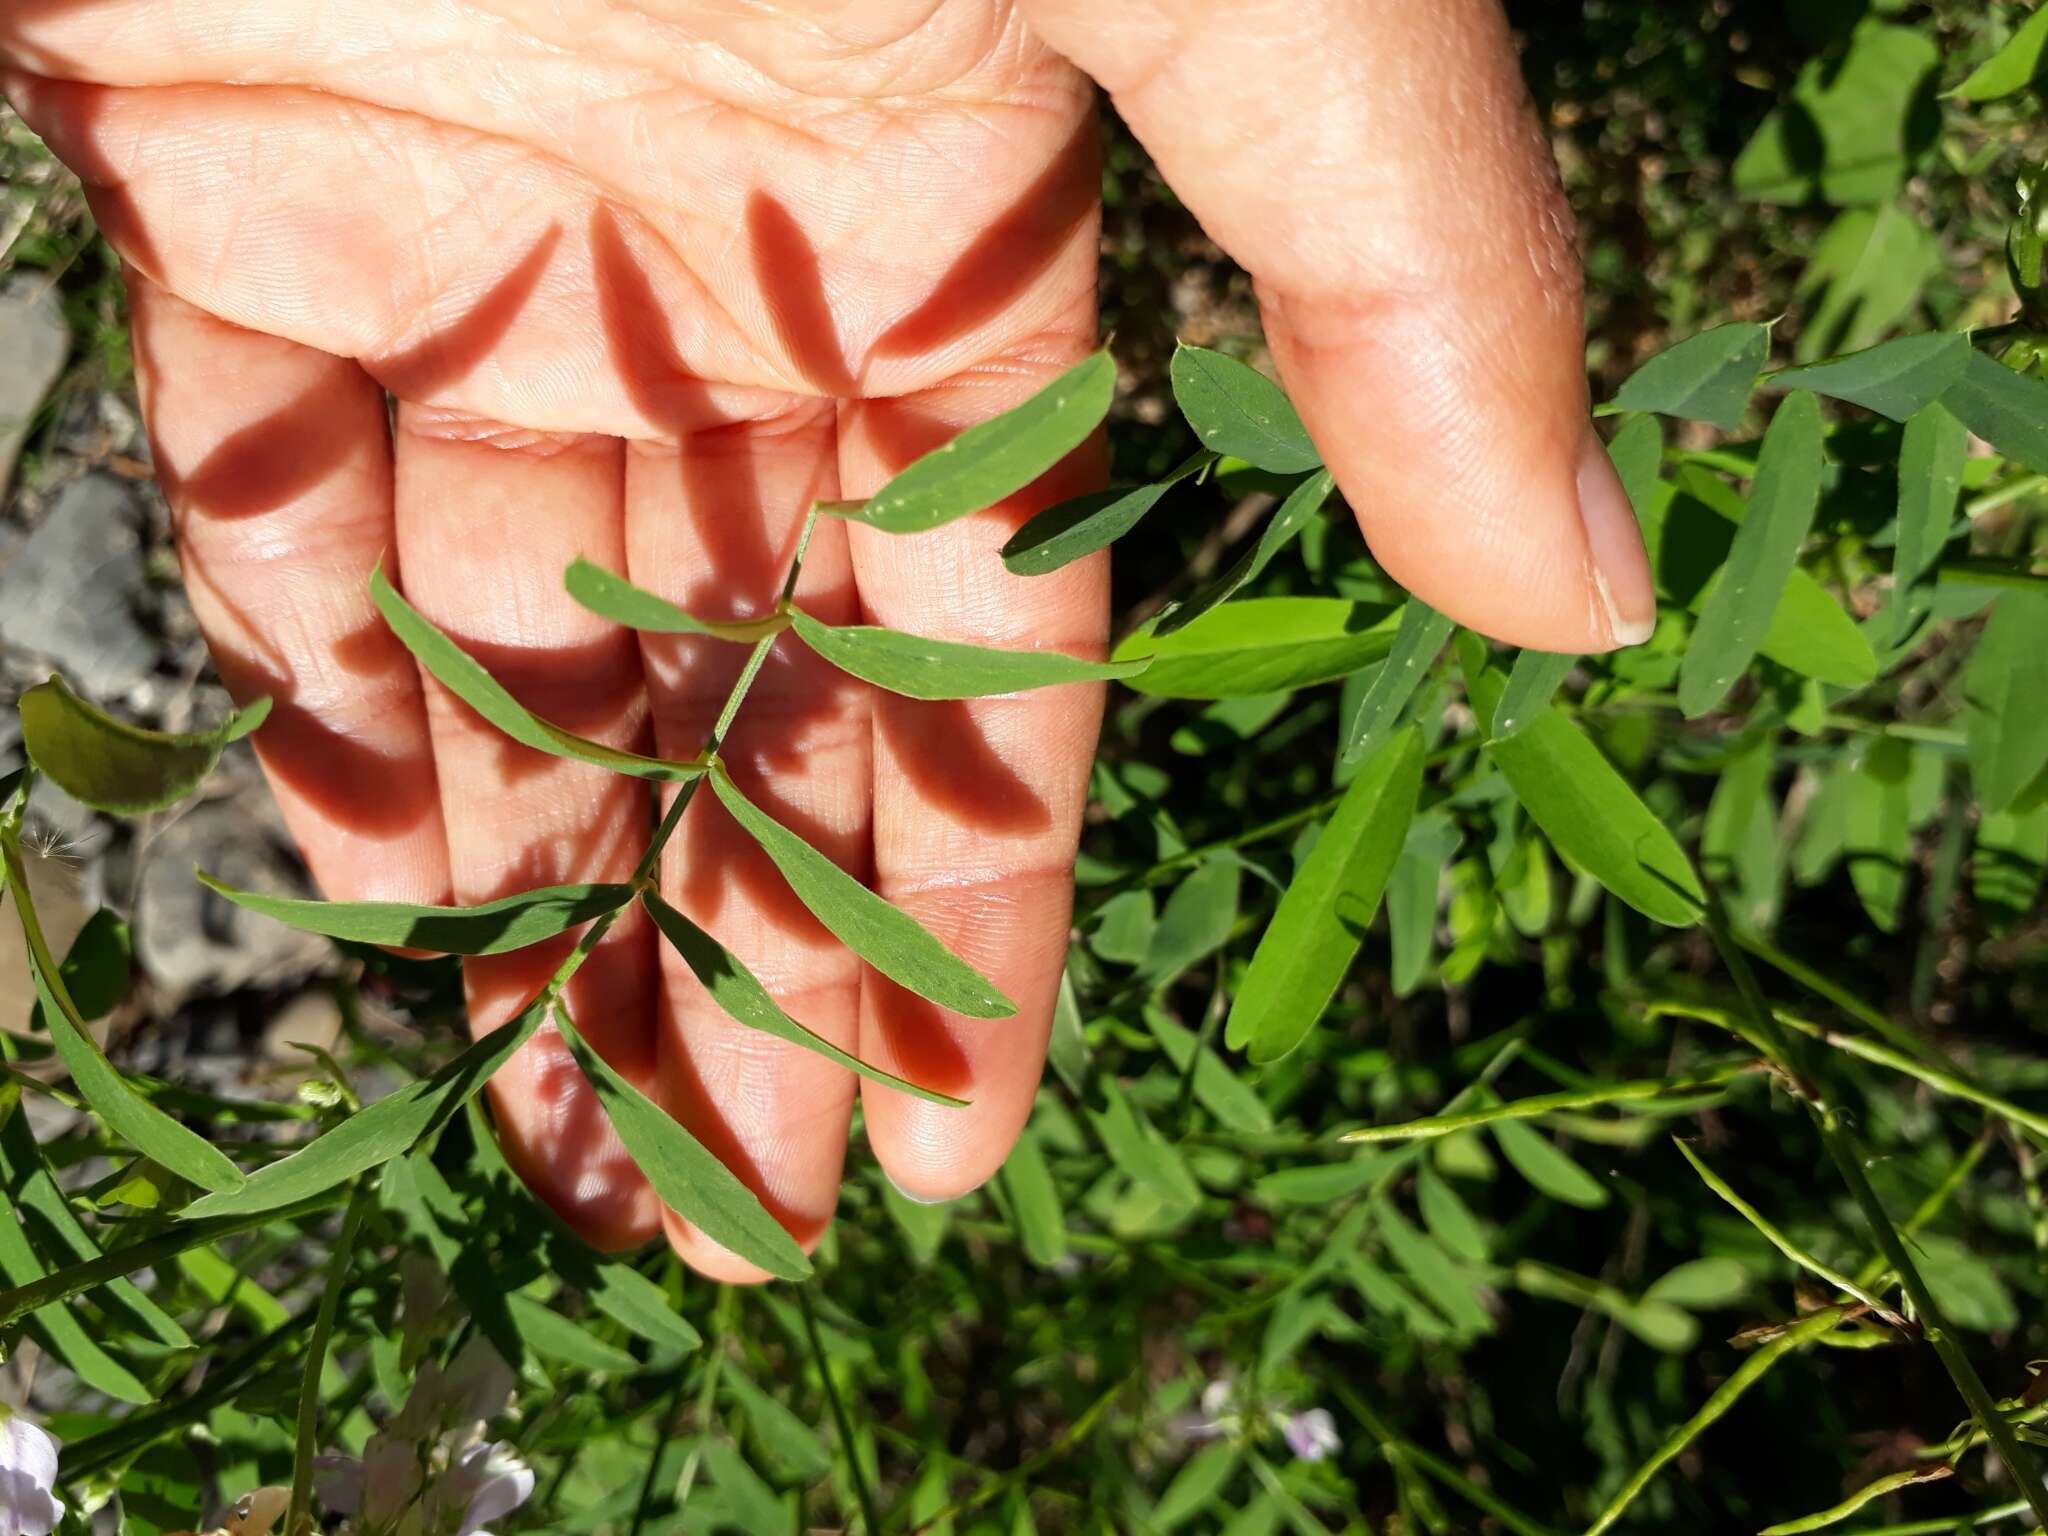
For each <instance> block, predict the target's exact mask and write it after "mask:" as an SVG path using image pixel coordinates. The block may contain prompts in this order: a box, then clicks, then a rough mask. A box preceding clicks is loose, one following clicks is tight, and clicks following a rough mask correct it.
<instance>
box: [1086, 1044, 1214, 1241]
mask: <svg viewBox="0 0 2048 1536" xmlns="http://www.w3.org/2000/svg"><path fill="white" fill-rule="evenodd" d="M1097 1087H1098V1088H1100V1090H1101V1093H1102V1107H1101V1108H1100V1109H1091V1110H1089V1111H1088V1119H1089V1121H1090V1122H1091V1123H1092V1124H1093V1125H1094V1126H1095V1132H1096V1134H1097V1135H1098V1136H1100V1137H1101V1138H1102V1147H1103V1150H1104V1151H1106V1152H1107V1153H1108V1154H1109V1159H1110V1161H1111V1162H1113V1163H1115V1164H1116V1165H1117V1167H1118V1169H1119V1170H1121V1171H1122V1173H1123V1174H1124V1176H1125V1177H1126V1178H1128V1179H1130V1180H1132V1181H1133V1182H1134V1183H1137V1184H1141V1185H1143V1186H1144V1187H1145V1188H1147V1189H1149V1190H1150V1191H1151V1192H1152V1193H1153V1194H1154V1195H1156V1196H1157V1197H1158V1198H1159V1201H1160V1203H1161V1204H1162V1205H1164V1206H1165V1207H1166V1208H1167V1209H1168V1210H1171V1211H1174V1212H1178V1213H1181V1214H1185V1213H1187V1212H1189V1211H1192V1210H1193V1209H1194V1208H1195V1207H1196V1206H1197V1205H1199V1204H1201V1201H1202V1190H1201V1186H1200V1185H1198V1184H1196V1183H1195V1179H1194V1175H1193V1174H1191V1173H1189V1172H1188V1166H1187V1164H1186V1163H1184V1162H1182V1161H1181V1156H1180V1153H1179V1151H1177V1150H1176V1149H1175V1147H1174V1145H1173V1143H1171V1142H1169V1141H1168V1140H1167V1139H1166V1138H1165V1137H1164V1136H1162V1135H1160V1134H1159V1132H1158V1131H1157V1130H1156V1129H1154V1127H1153V1125H1152V1122H1151V1121H1149V1120H1147V1119H1146V1118H1145V1117H1144V1115H1143V1114H1142V1113H1141V1112H1140V1111H1139V1110H1138V1108H1137V1106H1136V1105H1134V1104H1133V1103H1131V1101H1130V1100H1129V1099H1128V1098H1127V1097H1125V1095H1124V1091H1123V1089H1122V1088H1120V1087H1119V1086H1118V1085H1117V1082H1116V1080H1115V1079H1114V1078H1112V1077H1109V1076H1107V1075H1105V1076H1103V1077H1102V1078H1100V1079H1098V1081H1097Z"/></svg>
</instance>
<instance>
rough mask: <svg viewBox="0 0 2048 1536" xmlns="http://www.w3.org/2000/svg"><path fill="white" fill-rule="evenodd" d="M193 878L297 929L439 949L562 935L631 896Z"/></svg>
mask: <svg viewBox="0 0 2048 1536" xmlns="http://www.w3.org/2000/svg"><path fill="white" fill-rule="evenodd" d="M199 883H200V884H201V885H204V886H205V887H206V888H207V889H208V890H210V891H213V892H215V893H216V894H218V895H220V896H223V897H225V898H227V900H229V901H231V902H233V903H234V904H235V905H236V906H238V907H245V908H247V909H248V910H249V911H251V912H255V913H259V914H261V915H262V916H264V917H268V918H274V919H275V920H277V921H278V922H280V923H283V924H285V925H286V926H287V927H291V928H297V929H299V930H301V931H302V932H305V933H321V934H325V935H327V937H329V938H332V939H346V940H349V941H350V942H352V943H356V944H390V945H397V946H400V947H403V948H406V949H424V950H431V951H433V952H434V953H436V954H443V955H502V954H506V953H509V952H510V951H512V950H515V949H524V948H525V947H526V946H527V945H529V944H538V943H539V942H540V941H541V940H542V939H551V938H554V937H555V936H556V935H557V934H561V933H566V932H568V931H569V930H570V929H571V928H574V927H576V926H577V925H578V924H579V923H586V922H588V921H589V920H590V919H591V918H593V917H597V916H599V915H600V914H602V913H605V912H609V911H611V910H612V909H613V908H615V907H622V906H624V905H625V904H626V903H627V902H628V901H630V900H632V899H633V888H632V887H631V886H627V885H544V886H538V887H536V888H535V889H533V890H530V891H520V892H519V893H518V894H516V895H512V896H505V897H502V898H500V899H499V900H497V901H486V902H482V903H480V904H479V905H477V906H474V907H429V906H416V905H414V904H412V903H410V902H403V901H306V900H302V899H300V898H298V897H293V896H269V895H265V894H263V893H262V892H260V891H243V890H237V889H236V888H235V887H234V886H232V885H228V884H227V883H225V882H224V881H220V880H216V879H214V877H213V876H211V875H209V874H207V873H206V872H205V871H204V870H201V871H200V872H199Z"/></svg>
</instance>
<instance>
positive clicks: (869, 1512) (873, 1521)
mask: <svg viewBox="0 0 2048 1536" xmlns="http://www.w3.org/2000/svg"><path fill="white" fill-rule="evenodd" d="M796 1304H797V1310H798V1311H799V1312H801V1313H802V1314H803V1319H804V1338H805V1340H806V1341H807V1342H808V1343H809V1344H810V1346H811V1360H812V1361H813V1363H815V1364H816V1366H817V1367H818V1379H819V1380H820V1381H821V1382H823V1383H824V1385H825V1401H826V1402H828V1403H830V1404H831V1405H832V1424H833V1427H834V1428H835V1429H837V1430H838V1431H839V1444H840V1446H841V1448H842V1449H844V1450H845V1452H846V1471H847V1476H848V1477H850V1478H851V1479H852V1480H853V1495H854V1498H855V1499H856V1500H857V1501H858V1502H859V1504H860V1518H861V1523H862V1524H863V1525H864V1526H865V1527H866V1528H867V1533H868V1536H882V1520H881V1516H879V1515H878V1514H876V1513H875V1492H874V1490H873V1489H872V1488H870V1487H869V1486H868V1474H867V1469H866V1468H865V1467H863V1466H862V1465H861V1464H860V1442H859V1441H857V1440H855V1439H854V1437H853V1420H852V1418H851V1417H850V1416H849V1415H848V1414H847V1412H846V1404H845V1402H844V1401H843V1400H842V1399H841V1398H840V1396H839V1384H838V1383H837V1382H835V1381H834V1380H833V1379H832V1362H831V1361H829V1360H827V1359H826V1358H825V1342H824V1340H823V1339H821V1338H820V1337H819V1336H818V1318H817V1314H816V1313H815V1312H814V1311H813V1310H812V1308H811V1288H810V1287H809V1286H807V1285H800V1286H798V1287H797V1288H796Z"/></svg>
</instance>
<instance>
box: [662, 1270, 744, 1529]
mask: <svg viewBox="0 0 2048 1536" xmlns="http://www.w3.org/2000/svg"><path fill="white" fill-rule="evenodd" d="M738 1296H739V1293H738V1292H736V1291H735V1290H734V1289H733V1288H732V1287H731V1286H729V1285H721V1286H720V1287H719V1288H718V1300H717V1302H716V1303H715V1304H714V1305H713V1307H712V1309H711V1337H710V1338H708V1339H706V1340H705V1341H704V1379H703V1381H702V1382H700V1383H699V1384H698V1386H697V1413H696V1419H697V1443H696V1444H695V1445H693V1446H691V1447H690V1454H689V1455H688V1456H686V1457H684V1458H683V1470H682V1472H681V1473H680V1474H679V1475H678V1476H677V1478H676V1496H675V1506H676V1512H677V1513H678V1514H680V1513H682V1510H683V1506H684V1505H686V1504H688V1503H689V1502H690V1490H691V1489H692V1488H694V1487H696V1486H697V1469H698V1468H699V1467H700V1466H702V1465H703V1464H704V1437H705V1435H707V1434H709V1433H710V1430H711V1414H712V1409H713V1407H714V1406H715V1405H716V1403H717V1399H718V1376H719V1372H720V1371H721V1370H723V1369H724V1367H725V1340H726V1335H727V1334H728V1333H730V1332H731V1331H732V1319H733V1313H734V1311H735V1309H736V1308H737V1307H738V1305H739V1301H738ZM657 1454H658V1453H657Z"/></svg>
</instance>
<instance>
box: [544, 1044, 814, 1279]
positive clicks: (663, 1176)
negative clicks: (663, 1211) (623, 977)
mask: <svg viewBox="0 0 2048 1536" xmlns="http://www.w3.org/2000/svg"><path fill="white" fill-rule="evenodd" d="M554 1015H555V1027H556V1028H557V1029H559V1030H560V1031H561V1032H562V1043H563V1044H564V1045H566V1046H568V1047H569V1050H570V1053H571V1054H572V1055H574V1056H575V1058H576V1065H577V1066H579V1067H581V1068H582V1069H583V1075H584V1076H585V1077H587V1078H588V1079H589V1080H590V1086H591V1088H592V1089H593V1090H594V1091H595V1092H596V1094H597V1098H598V1102H599V1103H601V1104H602V1105H604V1112H605V1117H606V1118H607V1119H609V1120H610V1121H611V1123H612V1129H613V1130H615V1131H617V1132H618V1133H619V1140H620V1141H622V1142H624V1143H625V1144H626V1150H627V1151H628V1152H630V1153H632V1154H633V1161H634V1162H636V1163H638V1164H639V1165H640V1171H641V1172H642V1173H644V1174H646V1175H647V1182H648V1183H649V1184H651V1185H653V1186H654V1192H655V1193H656V1194H657V1195H659V1196H660V1197H661V1200H662V1203H663V1204H664V1205H666V1206H668V1208H669V1209H670V1210H672V1211H675V1212H676V1213H677V1214H679V1215H680V1216H682V1217H683V1218H684V1219H685V1220H687V1221H688V1222H689V1223H690V1224H691V1225H692V1226H694V1227H696V1228H697V1229H698V1230H699V1231H701V1232H702V1233H703V1234H704V1235H705V1236H706V1237H708V1238H710V1239H711V1240H712V1241H713V1242H715V1243H718V1244H721V1245H722V1246H724V1247H726V1248H729V1249H731V1250H732V1252H734V1253H736V1254H738V1255H739V1256H740V1257H741V1258H743V1259H745V1260H746V1261H747V1262H748V1263H749V1264H753V1265H755V1266H757V1267H759V1268H761V1269H764V1270H766V1271H767V1272H768V1273H769V1274H771V1275H775V1276H778V1277H780V1278H781V1279H784V1280H802V1279H804V1278H806V1277H807V1276H808V1275H809V1274H810V1273H811V1261H810V1260H809V1259H807V1258H805V1257H804V1252H803V1250H802V1249H801V1248H799V1247H798V1246H797V1245H796V1240H795V1239H794V1238H792V1237H791V1236H790V1235H789V1233H788V1232H786V1231H784V1230H783V1227H782V1224H781V1223H780V1222H778V1221H777V1220H776V1219H775V1218H774V1217H773V1216H770V1215H769V1214H768V1212H767V1211H766V1209H764V1208H763V1206H762V1204H761V1202H760V1200H759V1199H758V1198H757V1197H756V1196H755V1194H754V1192H753V1191H752V1190H750V1189H748V1188H747V1186H746V1185H744V1184H742V1183H741V1182H740V1181H739V1179H738V1177H737V1176H735V1175H734V1173H733V1171H732V1170H731V1169H730V1168H728V1167H726V1166H725V1164H724V1163H722V1162H720V1161H719V1160H718V1159H717V1158H716V1157H714V1156H713V1155H712V1154H711V1153H710V1152H709V1151H708V1150H706V1148H705V1146H704V1144H703V1143H702V1142H700V1141H699V1140H697V1138H696V1137H694V1136H692V1135H691V1134H690V1133H689V1132H688V1131H687V1130H685V1129H684V1128H683V1126H682V1123H681V1122H680V1121H678V1120H677V1119H676V1118H675V1117H674V1116H673V1115H671V1114H670V1113H669V1112H668V1111H667V1110H665V1109H663V1108H662V1107H661V1106H660V1105H658V1104H656V1103H655V1102H654V1101H653V1100H652V1099H650V1098H648V1097H647V1095H645V1094H644V1093H642V1092H641V1091H640V1090H639V1089H638V1088H635V1087H634V1086H633V1085H632V1084H631V1083H629V1082H627V1081H626V1080H625V1079H624V1078H623V1077H621V1076H620V1075H619V1074H618V1073H617V1072H615V1071H613V1070H612V1068H611V1066H610V1065H609V1064H608V1063H607V1062H606V1061H605V1059H604V1058H603V1057H602V1056H600V1055H598V1054H597V1052H596V1051H594V1050H592V1049H591V1048H590V1043H589V1042H588V1041H587V1040H585V1039H584V1038H583V1035H582V1033H581V1032H580V1031H579V1030H578V1029H577V1028H576V1021H575V1020H574V1019H572V1018H570V1017H569V1010H568V1009H566V1008H563V1007H561V1006H560V1005H559V1004H557V1005H556V1006H555V1009H554Z"/></svg>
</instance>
